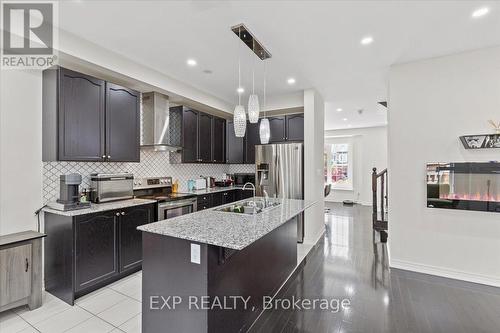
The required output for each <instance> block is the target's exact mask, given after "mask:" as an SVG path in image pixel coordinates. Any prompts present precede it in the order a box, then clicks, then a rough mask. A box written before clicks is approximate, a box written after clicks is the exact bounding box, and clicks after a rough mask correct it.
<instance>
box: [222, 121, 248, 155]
mask: <svg viewBox="0 0 500 333" xmlns="http://www.w3.org/2000/svg"><path fill="white" fill-rule="evenodd" d="M243 141H244V140H243V138H239V137H237V136H236V135H235V134H234V123H233V121H232V120H228V121H227V122H226V163H235V164H241V163H243V162H244V159H243V155H244V154H243Z"/></svg>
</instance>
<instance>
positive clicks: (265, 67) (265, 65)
mask: <svg viewBox="0 0 500 333" xmlns="http://www.w3.org/2000/svg"><path fill="white" fill-rule="evenodd" d="M266 80H267V60H265V61H264V118H266V106H267V104H266Z"/></svg>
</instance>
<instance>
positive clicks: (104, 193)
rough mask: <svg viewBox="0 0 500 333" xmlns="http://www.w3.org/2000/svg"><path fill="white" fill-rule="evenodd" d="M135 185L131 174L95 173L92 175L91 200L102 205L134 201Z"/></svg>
mask: <svg viewBox="0 0 500 333" xmlns="http://www.w3.org/2000/svg"><path fill="white" fill-rule="evenodd" d="M133 183H134V175H133V174H131V173H93V174H91V175H90V186H91V188H92V190H91V191H92V192H91V200H92V202H95V203H101V202H108V201H115V200H125V199H132V198H133V197H134V193H133Z"/></svg>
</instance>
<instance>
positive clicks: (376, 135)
mask: <svg viewBox="0 0 500 333" xmlns="http://www.w3.org/2000/svg"><path fill="white" fill-rule="evenodd" d="M328 143H350V144H351V147H352V153H353V166H352V168H353V189H352V190H332V191H331V192H330V195H329V196H328V197H327V198H326V200H327V201H332V202H342V201H344V200H353V201H355V202H358V203H360V204H363V205H371V204H372V187H371V186H372V178H371V177H372V176H371V175H372V169H373V167H376V168H377V170H378V171H381V170H383V169H385V168H387V127H386V126H381V127H367V128H355V129H347V130H330V131H325V144H328Z"/></svg>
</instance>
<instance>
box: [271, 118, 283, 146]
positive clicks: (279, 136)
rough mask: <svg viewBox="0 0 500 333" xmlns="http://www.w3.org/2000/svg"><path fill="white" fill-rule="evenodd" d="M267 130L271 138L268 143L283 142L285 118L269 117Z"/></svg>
mask: <svg viewBox="0 0 500 333" xmlns="http://www.w3.org/2000/svg"><path fill="white" fill-rule="evenodd" d="M268 119H269V128H270V130H271V136H270V138H269V142H283V141H286V137H285V116H279V117H269V118H268Z"/></svg>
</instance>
